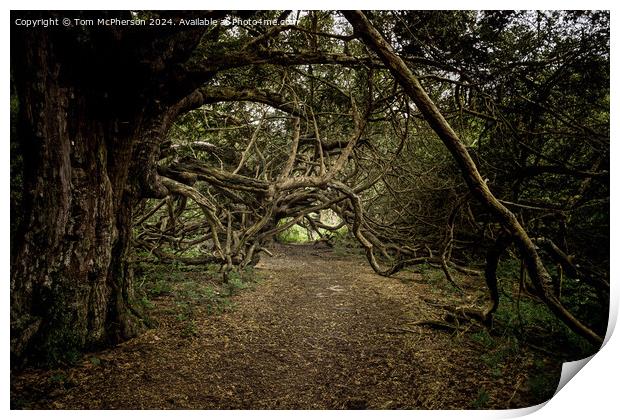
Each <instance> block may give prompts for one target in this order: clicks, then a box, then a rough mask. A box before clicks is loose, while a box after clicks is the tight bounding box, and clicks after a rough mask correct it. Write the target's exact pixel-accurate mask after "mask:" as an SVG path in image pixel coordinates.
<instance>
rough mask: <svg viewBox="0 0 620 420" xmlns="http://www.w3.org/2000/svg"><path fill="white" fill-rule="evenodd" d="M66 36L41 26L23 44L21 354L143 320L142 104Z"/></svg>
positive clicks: (61, 355) (54, 356)
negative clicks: (136, 234) (138, 246)
mask: <svg viewBox="0 0 620 420" xmlns="http://www.w3.org/2000/svg"><path fill="white" fill-rule="evenodd" d="M63 36H66V33H62V32H54V31H51V30H49V31H33V30H31V31H30V32H27V33H21V34H19V35H18V36H17V37H16V38H17V39H16V40H15V44H14V45H13V50H14V51H15V52H16V54H15V60H14V67H13V77H14V79H15V82H16V85H17V90H18V97H19V101H20V105H19V106H20V110H19V123H18V124H19V125H18V134H17V135H18V141H19V144H20V146H21V153H22V155H23V162H24V173H23V186H24V188H23V200H22V201H23V213H24V214H23V222H22V224H21V226H20V227H19V233H18V234H17V235H16V238H15V241H16V243H15V244H13V246H12V251H13V252H12V255H11V268H12V270H11V353H12V356H13V361H14V362H15V361H17V360H19V359H20V358H21V356H22V355H23V354H25V353H26V352H28V353H29V352H34V353H36V354H38V355H39V356H43V357H44V360H46V361H49V362H54V361H58V360H63V359H67V358H71V357H74V356H75V355H76V351H79V350H81V349H83V348H85V347H89V346H96V345H100V344H103V343H107V342H110V341H118V340H120V339H123V338H127V337H131V336H133V335H135V334H136V332H137V331H138V330H139V329H140V326H141V322H140V321H139V319H138V318H137V317H136V316H134V314H133V313H132V311H131V309H130V306H131V305H130V302H131V290H132V288H131V270H130V269H129V267H128V266H127V262H126V261H127V259H126V256H127V253H128V251H129V244H130V238H131V236H130V235H131V225H130V221H131V201H132V198H131V196H130V195H129V193H128V190H127V189H126V185H127V179H128V171H129V167H130V163H131V156H132V148H133V146H134V139H135V138H136V132H137V130H138V128H137V127H139V125H140V124H139V123H140V120H141V118H142V115H141V111H140V110H139V108H138V107H137V106H132V103H131V102H130V101H128V103H124V104H121V103H118V102H117V100H116V98H119V97H123V95H119V92H118V91H113V90H112V89H115V87H114V86H112V85H111V84H110V83H106V82H105V77H102V78H101V79H99V80H97V76H103V73H105V72H106V71H109V68H105V67H104V68H101V64H103V63H91V64H92V65H88V64H86V63H83V62H82V63H80V62H79V60H81V59H84V60H87V59H88V58H86V57H84V58H81V57H79V53H78V52H75V54H76V55H73V53H74V52H72V51H70V50H71V43H70V42H66V40H65V39H63ZM107 64H108V66H113V65H122V64H119V63H107ZM97 66H100V68H99V69H97ZM89 71H92V72H95V73H94V74H85V72H89ZM125 86H126V85H125ZM123 88H124V86H118V87H116V89H123ZM126 94H128V95H131V92H126Z"/></svg>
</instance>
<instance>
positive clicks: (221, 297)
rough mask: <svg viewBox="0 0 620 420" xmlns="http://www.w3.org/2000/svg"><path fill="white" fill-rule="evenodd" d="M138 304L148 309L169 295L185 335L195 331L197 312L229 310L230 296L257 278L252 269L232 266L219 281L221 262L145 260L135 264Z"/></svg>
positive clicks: (181, 332)
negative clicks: (189, 264) (169, 262)
mask: <svg viewBox="0 0 620 420" xmlns="http://www.w3.org/2000/svg"><path fill="white" fill-rule="evenodd" d="M137 272H138V274H139V275H138V278H137V280H138V281H137V284H138V288H137V294H138V295H140V298H139V299H138V301H137V304H139V305H140V307H141V308H142V309H143V310H145V311H146V312H147V313H148V312H149V311H151V310H154V309H155V308H156V307H157V304H158V302H157V301H158V299H162V298H167V297H171V298H172V300H173V306H172V308H171V311H172V314H173V315H174V319H175V320H176V321H177V322H178V323H179V324H178V328H179V334H180V335H181V336H182V337H184V338H192V337H196V336H197V335H198V325H197V323H196V321H197V319H198V317H199V316H200V314H202V313H205V314H207V315H213V314H220V313H222V312H225V311H228V310H231V309H232V308H233V302H232V300H231V298H232V297H233V296H234V295H236V294H237V293H239V292H240V291H242V290H244V289H247V288H249V287H252V285H253V284H254V283H255V282H257V281H259V280H260V277H259V275H258V274H257V273H256V272H255V271H254V270H253V269H252V268H249V267H248V268H246V269H244V270H233V271H230V272H228V273H226V275H225V276H224V277H225V278H226V281H224V282H222V273H220V266H219V265H215V264H210V265H206V266H186V265H183V264H168V265H165V264H146V263H142V264H141V265H140V266H139V267H138V270H137Z"/></svg>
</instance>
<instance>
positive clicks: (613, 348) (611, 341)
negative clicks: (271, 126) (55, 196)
mask: <svg viewBox="0 0 620 420" xmlns="http://www.w3.org/2000/svg"><path fill="white" fill-rule="evenodd" d="M3 4H4V5H5V7H7V8H5V9H3V12H4V13H3V21H2V22H3V25H2V32H1V33H2V35H1V42H2V47H4V48H3V49H2V51H3V54H2V58H1V59H2V64H3V65H2V72H3V75H4V77H3V79H2V80H3V81H4V83H3V84H2V85H1V86H2V87H1V89H2V91H3V97H4V101H5V111H4V112H3V113H2V116H1V118H2V123H3V124H2V127H3V134H4V139H5V141H4V147H5V149H4V150H5V152H7V148H8V144H9V142H8V136H9V127H10V124H9V113H8V112H7V109H6V106H7V105H8V99H9V83H8V81H9V28H10V26H9V24H8V23H9V21H10V12H9V10H10V9H11V8H12V9H16V10H24V9H40V10H46V9H49V8H53V9H57V10H62V9H93V10H95V9H107V10H113V9H134V10H139V9H152V10H166V9H176V10H201V9H210V8H213V9H216V8H218V6H221V5H222V3H216V2H207V1H186V0H175V1H174V2H170V1H161V0H157V1H133V0H125V1H123V0H108V1H105V2H102V1H94V2H88V3H86V2H84V1H81V2H77V1H64V0H63V1H55V2H53V3H50V2H43V1H30V0H22V1H8V2H3ZM226 6H227V9H253V8H260V9H265V10H268V9H287V8H288V9H290V8H293V9H315V10H316V9H326V10H330V9H375V10H379V9H381V10H389V9H436V10H440V9H520V10H524V9H606V10H612V20H611V21H612V37H611V44H612V69H613V68H614V63H615V52H616V51H615V50H616V45H617V36H616V32H617V31H615V26H614V25H615V22H616V15H617V12H616V9H617V7H614V6H615V4H612V2H611V1H599V0H592V1H588V2H584V1H571V0H568V1H559V0H554V1H549V0H538V1H532V0H526V1H520V2H514V1H511V2H508V1H490V0H484V1H477V2H471V1H469V2H458V1H454V0H452V1H444V0H434V1H432V2H412V1H409V2H405V1H391V0H384V1H381V2H376V1H375V2H369V1H350V0H349V1H337V2H334V1H325V0H315V1H302V2H295V3H291V2H290V1H288V2H286V1H265V2H261V3H260V4H258V3H250V2H248V1H242V2H240V1H229V2H226ZM617 88H618V82H617V79H616V78H615V77H614V76H613V72H612V86H611V91H612V92H613V93H614V94H615V93H616V92H618V89H617ZM613 98H615V96H614V95H612V101H611V114H612V115H613V116H615V115H617V114H618V113H617V112H616V111H617V106H616V101H615V100H613ZM611 129H612V130H611V132H612V136H613V133H617V132H618V122H617V121H614V120H613V119H612V127H611ZM616 149H617V147H615V143H613V142H612V165H611V166H612V167H614V168H615V165H614V163H616V162H617V159H616V155H617V150H616ZM9 157H10V156H9V153H6V154H5V155H3V156H2V158H1V159H0V162H1V163H0V165H2V172H1V175H0V176H1V177H2V184H1V185H2V191H3V194H4V195H3V196H4V197H5V199H6V197H8V196H9ZM617 181H618V176H617V174H616V171H615V170H612V171H611V186H612V189H611V190H612V194H611V196H612V199H611V215H612V224H611V246H612V247H611V252H612V266H611V277H612V281H611V285H612V293H611V299H612V302H611V310H610V328H611V327H613V325H615V321H616V319H617V313H618V300H619V288H618V287H616V282H615V279H616V277H615V274H616V273H617V272H618V258H614V257H616V256H617V250H618V243H617V239H616V238H617V237H618V236H617V233H618V228H617V224H616V223H615V217H614V216H616V215H617V214H618V213H617V206H616V205H615V203H616V201H615V198H616V197H617V196H618V195H617V185H618V182H617ZM0 212H1V213H2V219H3V221H4V227H5V229H4V232H5V234H4V235H3V239H2V241H1V242H0V244H1V249H2V254H3V258H2V268H3V272H4V273H5V277H4V278H5V283H4V288H3V289H2V293H3V295H2V296H3V301H4V302H5V303H6V305H4V311H3V312H2V326H3V328H2V342H3V343H4V346H3V347H2V360H3V362H4V367H5V369H4V372H5V377H4V378H3V379H4V380H3V381H2V382H1V383H2V394H3V395H2V397H3V400H2V403H3V407H4V409H5V410H8V409H9V389H10V378H9V345H8V343H9V330H8V325H9V314H8V311H9V309H8V308H9V296H8V295H9V294H8V278H9V272H10V267H9V243H8V242H9V235H8V234H6V232H8V231H9V217H10V215H9V203H8V200H7V201H5V202H4V203H3V204H2V205H1V206H0ZM5 294H6V295H5ZM606 339H607V340H608V341H607V343H606V345H605V346H604V348H603V349H602V350H601V351H600V352H599V353H598V354H597V355H595V357H593V358H592V360H591V361H590V362H589V363H588V364H587V365H586V366H585V367H584V368H583V369H582V371H581V372H579V374H578V375H577V378H576V379H574V380H571V381H570V382H569V383H568V384H567V385H566V386H565V387H564V388H563V389H562V390H561V391H560V392H559V393H558V394H557V395H556V396H555V397H553V398H552V399H551V400H550V401H549V402H548V403H547V404H546V405H545V404H542V405H541V406H539V407H534V408H530V409H521V410H509V411H432V412H429V411H415V412H410V411H388V412H386V411H383V412H376V411H374V412H359V411H358V412H352V411H348V412H339V411H338V412H336V411H296V412H289V411H262V412H252V411H210V412H208V413H205V412H202V411H191V412H179V411H175V412H174V413H168V412H160V411H149V412H133V411H132V412H125V411H122V412H105V411H91V412H89V413H88V416H92V417H93V418H103V417H108V416H109V415H114V416H125V415H131V416H133V417H136V418H144V419H146V418H148V419H152V418H153V417H155V418H159V417H164V416H167V415H168V414H171V415H174V416H175V417H177V416H182V417H190V418H191V417H194V418H203V417H204V416H205V415H208V416H209V417H215V418H218V419H219V418H222V419H233V418H234V419H238V418H239V417H242V418H245V417H250V416H251V417H252V418H256V417H257V416H258V417H259V418H270V419H271V418H275V419H279V418H289V417H291V416H295V417H296V418H299V419H306V418H316V417H319V416H320V417H325V418H336V417H337V418H339V419H340V418H342V417H343V416H344V417H351V418H352V417H355V418H356V419H370V418H373V419H374V418H376V416H377V415H380V416H386V417H390V418H407V419H410V418H411V416H414V417H415V418H439V419H447V418H459V419H462V418H467V419H470V418H474V419H481V418H482V419H486V418H510V417H517V416H520V415H525V414H528V413H529V412H531V411H534V413H533V414H530V417H529V418H532V419H552V418H562V419H572V418H584V417H586V418H588V417H589V418H597V417H598V418H611V417H612V416H613V415H614V414H615V415H617V414H616V413H617V412H618V395H617V391H616V386H617V384H618V374H619V372H620V370H619V368H618V366H619V362H618V357H616V355H618V354H620V345H619V344H618V339H617V337H611V338H610V337H609V335H608V336H607V338H606ZM612 413H614V414H612ZM40 414H43V415H45V416H49V417H50V418H51V419H55V418H59V419H60V418H63V419H64V418H77V417H81V416H84V413H81V412H78V411H69V412H58V411H50V412H45V413H43V412H17V411H11V412H10V415H11V416H14V417H19V418H29V417H31V416H35V415H40Z"/></svg>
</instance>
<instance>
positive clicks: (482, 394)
mask: <svg viewBox="0 0 620 420" xmlns="http://www.w3.org/2000/svg"><path fill="white" fill-rule="evenodd" d="M490 399H491V397H490V396H489V393H488V392H487V390H486V389H484V387H480V388H479V389H478V394H477V395H476V399H475V400H474V401H473V402H472V406H473V407H474V408H475V409H476V410H481V409H484V408H486V407H487V406H488V404H489V400H490Z"/></svg>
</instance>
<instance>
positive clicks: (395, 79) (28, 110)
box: [11, 11, 609, 362]
mask: <svg viewBox="0 0 620 420" xmlns="http://www.w3.org/2000/svg"><path fill="white" fill-rule="evenodd" d="M247 13H250V12H247ZM256 13H258V14H260V13H268V12H256ZM274 13H275V12H274ZM391 13H393V14H394V16H393V17H396V18H397V20H396V21H397V22H400V23H398V24H395V25H394V26H393V27H392V29H391V31H392V32H391V33H392V36H387V35H388V34H389V32H386V31H388V29H387V28H388V27H390V25H389V24H388V22H389V21H390V13H388V12H386V13H373V14H366V13H363V12H359V11H346V12H342V13H341V14H340V13H337V12H309V13H304V14H303V15H300V14H297V16H296V21H297V22H298V23H297V24H296V25H285V26H274V27H265V28H248V27H242V26H241V27H238V28H236V32H235V31H234V30H233V29H232V28H231V27H230V26H227V25H215V26H213V27H207V28H205V27H202V28H192V29H191V30H189V29H187V28H183V27H178V26H177V27H173V28H168V29H167V30H163V29H159V30H158V31H156V30H146V29H144V28H114V27H105V28H102V27H99V28H77V27H71V28H54V29H44V28H41V29H37V30H28V31H25V30H22V29H19V28H16V27H14V28H12V39H13V43H12V62H13V63H12V73H11V77H12V82H13V85H14V96H15V98H16V100H17V102H18V108H19V109H18V113H17V129H16V134H15V136H14V137H15V138H14V139H12V143H17V144H18V146H19V147H18V150H19V152H18V153H16V154H17V155H18V156H19V158H20V160H19V162H21V163H20V164H21V169H20V171H21V176H20V177H18V178H19V181H20V182H19V186H18V187H19V194H18V196H19V197H20V207H19V209H15V210H14V211H18V212H19V214H20V217H19V218H18V220H19V226H18V227H17V228H16V229H15V230H13V229H12V232H13V231H14V232H15V233H14V234H13V237H12V238H11V239H12V244H11V251H12V255H11V351H12V355H13V357H14V361H16V362H17V361H20V360H25V358H27V357H28V356H29V355H37V357H40V356H41V355H45V357H46V358H47V359H48V360H49V361H57V360H62V359H63V358H66V354H67V352H77V351H80V350H83V349H85V348H92V347H94V346H101V345H106V344H109V343H114V342H118V341H122V340H124V339H127V338H130V337H132V336H135V335H136V334H138V333H139V332H140V331H141V329H142V322H141V319H140V314H139V311H136V310H135V309H134V306H133V302H132V299H133V284H132V263H133V262H135V261H137V260H140V259H147V260H150V259H153V258H154V259H157V260H161V261H165V262H174V261H177V262H181V263H184V264H217V265H219V266H220V268H221V270H222V272H223V273H224V275H226V273H228V272H230V271H231V270H237V269H240V268H243V267H245V266H248V265H253V264H255V263H256V262H257V261H258V258H259V256H260V254H261V253H269V246H270V244H271V243H272V241H273V240H274V238H276V237H277V236H278V235H279V234H281V233H282V232H284V231H286V230H287V229H289V228H291V227H292V226H294V225H299V226H303V227H304V228H306V229H307V230H309V231H312V232H314V234H313V235H316V237H317V238H321V239H322V240H325V241H328V242H329V241H331V240H332V239H333V238H334V237H336V236H338V235H340V236H342V235H346V236H348V237H349V238H350V239H351V240H354V241H355V242H356V243H357V244H358V246H361V248H363V250H364V251H365V254H366V257H367V259H368V262H369V264H370V265H371V266H372V268H373V269H374V270H375V271H376V272H377V273H380V274H382V275H385V276H390V275H392V274H394V273H396V272H398V271H401V270H403V269H405V268H407V267H411V266H414V265H419V264H432V265H436V266H437V267H440V268H441V269H442V270H443V272H444V274H445V276H446V280H447V281H450V282H452V283H453V284H454V285H455V286H456V287H458V284H457V283H456V282H455V280H454V278H453V276H452V273H454V272H455V271H457V270H458V271H460V272H464V273H468V274H482V272H481V271H480V270H479V269H480V268H481V267H482V266H481V265H477V266H476V267H474V268H471V267H468V266H470V265H472V262H474V265H475V262H476V261H477V262H479V263H485V262H486V270H485V271H484V275H485V277H486V284H487V287H488V291H489V305H488V307H487V308H484V309H476V308H472V309H471V310H470V311H469V313H470V314H471V315H472V316H473V317H474V318H477V319H480V320H481V321H483V322H485V323H488V322H490V320H491V317H492V315H493V312H494V311H495V310H496V309H497V307H498V304H499V292H498V281H497V271H498V263H499V261H500V258H501V256H502V255H506V254H507V253H509V252H512V251H511V248H510V247H511V244H514V245H515V249H514V254H513V255H515V256H517V258H519V259H521V260H522V261H523V263H524V264H525V267H526V268H527V274H528V277H529V282H531V286H532V287H531V290H532V291H533V293H534V294H535V295H536V296H537V297H538V299H540V300H541V302H542V303H544V304H545V305H547V306H548V308H549V309H550V310H551V311H552V312H553V313H554V314H555V315H556V316H557V317H559V318H560V319H561V320H562V321H564V322H565V323H566V325H567V326H569V327H570V328H571V329H572V330H573V331H575V332H576V333H577V334H579V335H581V336H582V337H584V338H586V339H587V340H589V341H590V342H591V343H593V344H595V345H598V344H600V343H601V342H602V336H603V334H604V327H605V326H604V325H591V324H589V323H588V320H584V319H580V318H579V316H578V315H576V314H575V313H574V311H573V310H572V309H571V308H569V307H568V306H567V305H566V304H565V302H564V301H563V299H562V286H561V284H562V279H563V276H566V277H570V278H571V279H577V280H578V281H583V282H584V283H586V284H587V285H588V287H589V289H588V290H589V292H588V293H591V294H594V295H596V296H597V299H598V300H599V303H598V304H600V306H601V308H603V309H605V308H606V306H605V305H606V303H605V301H606V299H608V288H609V280H608V272H609V270H608V268H607V267H606V265H607V264H608V261H609V259H608V249H607V250H602V251H601V250H600V249H598V250H597V249H595V248H594V247H592V246H590V247H588V246H586V244H580V243H579V242H580V241H584V240H587V239H586V238H587V235H586V232H589V234H597V235H599V237H600V238H602V239H604V238H605V237H607V238H608V234H609V232H608V230H606V229H605V223H607V224H608V218H609V214H608V197H609V192H608V186H609V138H608V115H609V114H608V109H605V108H604V104H605V101H607V104H608V91H607V97H605V92H606V90H605V87H604V84H603V85H600V84H599V80H598V79H597V78H596V77H595V75H596V72H604V70H605V68H606V67H605V57H606V60H607V66H608V59H609V57H608V53H607V56H605V54H606V52H605V51H604V50H603V51H602V52H596V51H593V50H592V49H588V48H587V46H588V45H589V44H588V43H596V42H599V43H600V38H599V37H600V36H603V37H604V33H605V21H604V19H603V20H602V21H601V20H600V19H602V17H601V16H598V15H592V16H589V17H588V16H586V17H580V16H568V18H570V19H574V22H575V25H582V26H587V25H591V26H588V28H590V29H589V31H584V32H583V33H582V35H581V36H582V38H580V39H578V38H579V35H576V34H572V35H571V34H569V32H570V31H569V29H570V28H562V27H561V24H560V23H557V22H556V21H555V20H554V18H553V15H552V14H551V15H546V17H545V15H539V16H538V18H539V19H540V20H543V19H546V22H547V23H546V25H547V26H545V28H546V29H545V30H547V31H548V32H549V34H551V35H553V36H554V37H555V38H554V40H555V41H554V42H555V43H550V44H549V45H546V46H545V48H546V49H545V48H543V49H542V50H544V51H545V52H544V53H541V54H542V56H541V57H535V58H533V59H532V60H531V61H527V59H526V58H522V61H520V62H516V63H512V64H511V63H510V61H509V60H510V59H511V57H509V54H512V53H514V50H515V47H514V46H513V45H510V44H509V43H510V42H514V41H510V40H513V38H510V37H506V39H507V40H505V41H504V42H506V43H507V44H506V45H503V44H501V43H500V41H498V40H497V39H496V38H497V37H495V38H494V37H493V36H492V33H495V32H497V33H500V32H501V31H510V30H512V29H514V28H518V27H519V25H525V26H524V27H525V28H526V29H527V30H528V31H530V32H527V34H530V33H531V34H532V36H534V35H533V34H535V33H536V30H535V29H532V28H534V26H535V25H531V22H529V21H528V19H529V15H527V14H524V15H522V16H519V15H517V16H513V17H510V16H504V15H503V14H501V13H496V14H494V13H491V12H489V13H488V14H481V15H479V16H476V15H475V14H470V15H467V14H465V15H462V16H461V15H454V16H453V15H450V14H449V13H445V14H438V15H436V17H434V18H437V19H439V18H440V17H441V18H442V19H446V21H445V22H443V24H445V25H454V27H455V28H458V27H460V26H459V25H460V22H461V21H464V20H467V19H469V20H470V21H471V22H472V25H474V24H475V25H474V26H476V25H477V26H476V28H477V29H476V31H478V32H476V33H475V34H474V33H472V32H471V30H470V31H469V32H468V31H465V32H463V34H462V38H460V39H454V38H452V37H451V36H450V35H447V34H445V33H443V34H441V33H435V34H434V35H432V31H430V30H428V31H427V32H424V33H422V32H421V33H420V36H419V37H416V36H413V34H412V33H411V31H412V30H415V29H413V28H414V26H413V25H414V24H415V22H416V19H421V17H418V16H415V15H413V13H414V12H391ZM206 15H208V16H211V17H213V18H217V19H219V18H224V17H225V16H226V15H227V14H226V13H225V12H212V13H206ZM166 16H168V15H166ZM287 16H288V17H292V16H293V15H292V14H291V12H283V13H281V14H278V16H277V17H279V18H280V19H283V18H285V17H287ZM434 16H435V15H434ZM437 16H438V17H437ZM177 17H178V16H176V15H175V14H170V18H173V19H174V18H177ZM134 18H135V16H134ZM511 19H512V20H511ZM584 19H586V20H587V19H590V20H591V21H584ZM596 19H599V21H598V23H592V22H593V21H594V20H596ZM408 21H409V22H411V24H410V25H407V24H406V23H405V22H408ZM347 22H348V23H347ZM524 22H525V23H524ZM554 22H555V23H554ZM349 25H350V26H349ZM421 25H422V23H421ZM528 25H529V26H528ZM345 27H346V29H343V28H345ZM472 27H473V26H472ZM540 27H541V23H540V22H539V27H538V31H541V29H540ZM351 28H352V29H351ZM515 30H516V29H515ZM563 30H564V31H565V32H566V33H564V32H562V31H563ZM381 31H383V35H382V32H381ZM494 31H495V32H494ZM556 32H558V33H556ZM601 33H602V34H603V35H601ZM584 34H585V35H584ZM422 35H424V36H422ZM551 35H549V36H551ZM427 36H428V37H430V38H429V39H426V37H427ZM474 36H477V37H478V38H477V41H476V42H477V44H475V43H474V41H473V40H472V41H471V42H472V43H473V44H475V46H474V45H473V44H471V43H470V44H468V43H467V42H468V41H467V40H469V39H470V38H472V37H474ZM527 36H529V35H527ZM527 36H526V35H524V36H523V37H524V40H523V41H521V40H518V42H526V40H525V38H527ZM537 36H540V34H538V35H537ZM571 36H572V37H573V38H575V40H573V39H572V38H571ZM442 37H443V38H442ZM472 39H473V38H472ZM491 42H495V43H496V45H495V51H499V53H498V54H505V56H500V57H494V56H492V53H491V52H489V51H491V50H490V49H486V47H485V45H486V44H485V43H491ZM528 42H535V40H533V39H529V41H528ZM571 42H575V43H581V44H579V49H575V48H573V47H574V46H573V45H572V44H571ZM396 46H397V47H396ZM485 51H486V52H485ZM459 54H471V56H472V57H473V58H472V63H471V64H469V63H464V62H463V59H461V58H459V57H460V56H459ZM580 54H582V55H580ZM586 54H590V55H591V56H592V60H598V62H599V64H600V65H599V66H598V67H597V66H596V65H595V64H596V63H595V64H593V65H592V68H590V69H583V68H580V67H579V66H580V65H581V64H579V63H580V62H581V61H580V60H583V58H584V57H585V56H586ZM545 60H546V61H545ZM547 61H548V63H547ZM476 62H477V63H478V66H476V65H475V63H476ZM544 66H551V67H552V69H551V70H550V71H551V74H550V75H549V74H547V73H548V72H547V68H546V67H544ZM556 68H557V69H556ZM554 69H555V70H554ZM569 69H570V71H572V72H573V73H572V76H571V75H566V74H563V73H562V72H568V71H569ZM575 75H577V76H575ZM565 77H573V78H575V77H580V78H581V79H580V83H589V85H588V86H589V89H590V90H589V91H588V94H589V95H590V96H591V97H587V98H584V97H583V96H581V97H578V96H576V97H573V96H570V95H572V93H571V92H575V91H579V89H580V86H577V87H574V86H568V87H567V86H564V85H563V83H565V80H564V78H565ZM588 77H590V79H588ZM598 77H599V78H604V77H605V75H604V74H599V75H598ZM606 77H608V74H607V75H606ZM506 80H510V83H507V82H506ZM566 83H568V82H566ZM517 86H522V88H521V90H519V88H518V87H517ZM562 89H564V94H565V96H564V97H559V98H558V97H557V95H558V92H559V91H562ZM570 89H572V90H570ZM607 89H608V87H607ZM511 90H514V91H511ZM431 98H433V99H431ZM562 100H564V101H565V102H566V104H569V105H566V106H565V108H564V109H562V108H561V107H562ZM578 101H590V102H589V103H591V105H592V106H591V111H589V113H587V114H585V113H582V114H581V115H580V114H579V113H578V112H577V111H574V109H579V107H581V106H583V105H580V103H579V102H578ZM601 104H602V105H601ZM597 107H598V108H597ZM601 107H602V108H601ZM584 137H585V138H587V139H588V140H587V144H585V145H584V142H583V141H582V139H583V138H584ZM442 145H443V146H442ZM12 158H13V156H12ZM15 159H17V158H15ZM16 161H17V160H16ZM12 176H13V175H12ZM326 215H329V222H326V221H325V216H326ZM14 216H15V215H14ZM580 217H581V218H582V221H583V223H581V225H580V223H579V218H580ZM14 220H17V219H16V218H15V217H14ZM590 226H598V227H596V228H594V230H592V229H590ZM601 226H602V228H601ZM599 228H600V229H599ZM343 232H346V233H343ZM582 232H583V233H582ZM605 235H607V236H605ZM579 247H584V248H585V249H584V252H583V255H577V254H576V252H577V250H578V249H579ZM550 267H551V268H552V269H553V272H552V271H550V270H551V268H550ZM556 268H557V270H556ZM558 270H559V271H558ZM554 273H556V274H554Z"/></svg>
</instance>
